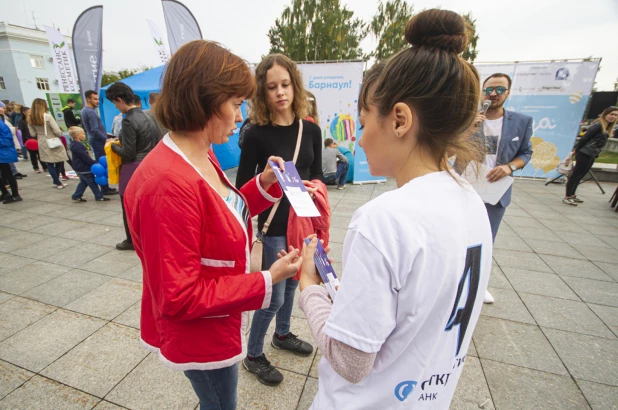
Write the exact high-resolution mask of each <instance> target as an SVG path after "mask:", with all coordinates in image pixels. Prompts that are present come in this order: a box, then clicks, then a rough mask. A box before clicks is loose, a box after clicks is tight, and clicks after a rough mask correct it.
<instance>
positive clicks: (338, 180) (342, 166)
mask: <svg viewBox="0 0 618 410" xmlns="http://www.w3.org/2000/svg"><path fill="white" fill-rule="evenodd" d="M349 168H350V164H349V163H348V162H344V163H341V162H340V163H339V164H337V172H336V173H335V174H327V175H324V181H326V185H334V184H337V186H344V185H345V181H346V179H348V169H349Z"/></svg>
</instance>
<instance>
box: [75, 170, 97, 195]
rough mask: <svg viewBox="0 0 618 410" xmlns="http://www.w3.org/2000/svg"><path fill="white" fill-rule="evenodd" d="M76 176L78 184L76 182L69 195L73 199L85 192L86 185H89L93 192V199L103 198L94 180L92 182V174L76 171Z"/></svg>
mask: <svg viewBox="0 0 618 410" xmlns="http://www.w3.org/2000/svg"><path fill="white" fill-rule="evenodd" d="M77 176H79V184H77V188H75V192H74V193H73V195H72V196H71V198H73V199H79V198H81V197H82V195H84V192H86V187H89V188H90V189H91V190H92V193H93V194H94V199H101V198H103V194H102V193H101V190H100V189H99V186H98V185H97V183H96V182H94V175H93V174H92V173H91V172H78V173H77Z"/></svg>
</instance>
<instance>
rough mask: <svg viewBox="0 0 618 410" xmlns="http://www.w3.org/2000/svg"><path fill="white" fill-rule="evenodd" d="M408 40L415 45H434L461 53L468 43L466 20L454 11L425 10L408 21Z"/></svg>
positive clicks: (434, 46)
mask: <svg viewBox="0 0 618 410" xmlns="http://www.w3.org/2000/svg"><path fill="white" fill-rule="evenodd" d="M406 40H408V42H409V43H410V44H412V46H413V47H433V48H438V49H440V50H444V51H448V52H451V53H455V54H460V53H463V52H464V50H465V49H466V46H467V45H468V34H467V31H466V22H465V21H464V19H463V18H462V17H461V16H460V15H459V14H457V13H455V12H454V11H450V10H440V9H430V10H425V11H422V12H420V13H418V14H417V15H416V16H414V17H412V18H411V19H410V21H408V24H407V25H406Z"/></svg>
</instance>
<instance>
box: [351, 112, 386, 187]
mask: <svg viewBox="0 0 618 410" xmlns="http://www.w3.org/2000/svg"><path fill="white" fill-rule="evenodd" d="M362 134H363V130H362V129H361V127H360V121H359V120H358V119H357V120H356V137H357V139H356V141H355V142H356V144H355V145H354V183H355V184H362V183H365V182H384V181H386V178H384V177H374V176H373V175H371V173H370V172H369V163H368V162H367V155H366V154H365V151H364V150H363V148H362V147H361V146H360V144H359V141H360V139H361V138H362V136H363V135H362Z"/></svg>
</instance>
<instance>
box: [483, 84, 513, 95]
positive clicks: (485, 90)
mask: <svg viewBox="0 0 618 410" xmlns="http://www.w3.org/2000/svg"><path fill="white" fill-rule="evenodd" d="M494 90H496V94H498V95H502V94H504V93H505V92H506V91H507V90H508V88H506V87H502V86H500V87H486V88H483V93H485V95H491V93H493V92H494Z"/></svg>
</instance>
